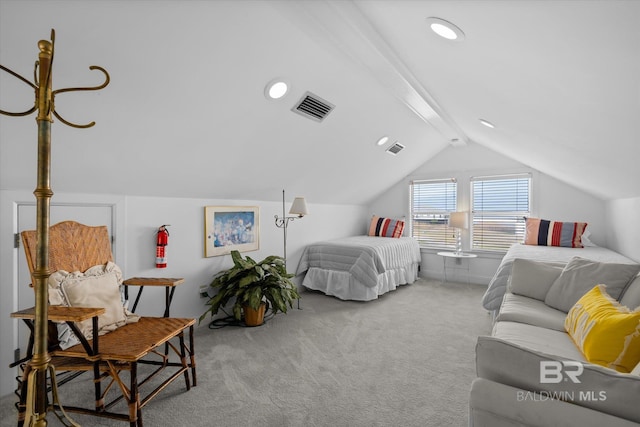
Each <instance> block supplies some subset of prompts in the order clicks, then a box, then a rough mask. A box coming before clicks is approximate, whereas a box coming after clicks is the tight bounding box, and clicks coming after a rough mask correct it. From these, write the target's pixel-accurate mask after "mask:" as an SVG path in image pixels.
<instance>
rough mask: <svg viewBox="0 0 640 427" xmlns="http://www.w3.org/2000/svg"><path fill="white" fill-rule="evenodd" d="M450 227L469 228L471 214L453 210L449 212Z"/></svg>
mask: <svg viewBox="0 0 640 427" xmlns="http://www.w3.org/2000/svg"><path fill="white" fill-rule="evenodd" d="M449 227H453V228H465V229H466V228H469V215H468V214H467V212H451V213H450V214H449Z"/></svg>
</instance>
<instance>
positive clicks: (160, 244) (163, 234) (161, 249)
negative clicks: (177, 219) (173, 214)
mask: <svg viewBox="0 0 640 427" xmlns="http://www.w3.org/2000/svg"><path fill="white" fill-rule="evenodd" d="M168 226H169V224H165V225H162V226H160V228H158V235H157V238H156V268H167V252H166V251H167V249H166V246H167V245H168V244H169V230H167V227H168Z"/></svg>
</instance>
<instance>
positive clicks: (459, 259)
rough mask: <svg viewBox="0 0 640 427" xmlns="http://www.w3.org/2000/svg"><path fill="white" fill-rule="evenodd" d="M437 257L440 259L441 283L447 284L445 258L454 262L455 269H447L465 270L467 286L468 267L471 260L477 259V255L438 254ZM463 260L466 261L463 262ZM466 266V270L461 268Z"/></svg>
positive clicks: (463, 253) (462, 253)
mask: <svg viewBox="0 0 640 427" xmlns="http://www.w3.org/2000/svg"><path fill="white" fill-rule="evenodd" d="M438 255H439V256H441V257H442V277H443V282H442V283H447V258H449V259H453V260H455V265H456V266H455V267H449V268H452V269H454V270H466V271H467V284H469V265H470V264H471V259H473V258H477V257H478V255H476V254H470V253H466V252H460V253H456V252H438ZM464 260H467V261H466V262H464ZM463 265H466V268H465V267H463Z"/></svg>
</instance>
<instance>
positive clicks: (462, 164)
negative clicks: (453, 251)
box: [369, 143, 608, 285]
mask: <svg viewBox="0 0 640 427" xmlns="http://www.w3.org/2000/svg"><path fill="white" fill-rule="evenodd" d="M520 172H531V173H532V182H533V186H532V187H533V188H532V215H533V216H538V217H542V218H545V219H549V220H559V221H584V222H587V223H588V224H589V225H588V227H587V229H588V230H590V231H591V233H592V235H591V239H592V241H593V242H594V243H596V244H598V245H601V246H607V234H608V233H607V223H606V221H605V218H606V213H605V203H604V202H603V201H602V200H600V199H598V198H596V197H593V196H591V195H589V194H586V193H584V192H583V191H581V190H578V189H576V188H574V187H571V186H569V185H567V184H564V183H563V182H560V181H558V180H556V179H554V178H551V177H549V176H547V175H544V174H542V173H540V172H538V171H535V170H533V169H531V168H528V167H527V166H525V165H523V164H521V163H519V162H516V161H514V160H511V159H509V158H507V157H504V156H502V155H501V154H498V153H496V152H495V151H492V150H490V149H487V148H484V147H482V146H480V145H478V144H475V143H470V144H469V145H467V146H465V147H448V148H446V149H445V150H443V151H441V152H440V153H439V154H438V155H437V156H435V157H434V158H433V159H431V160H430V161H428V162H426V163H425V164H424V165H422V166H421V167H420V168H418V169H416V170H415V171H414V172H412V173H411V174H410V175H409V176H407V177H406V179H405V180H403V181H401V182H399V183H397V184H396V185H395V186H393V187H392V188H391V189H390V190H388V191H386V192H385V193H384V194H382V195H381V196H380V197H379V198H378V199H376V200H375V201H374V202H373V203H372V204H370V205H369V214H370V215H372V214H376V215H381V216H393V217H402V216H405V217H407V218H408V216H409V183H410V181H411V180H414V179H436V178H456V179H457V181H458V203H459V206H458V209H459V210H467V211H468V210H469V200H470V197H469V195H470V185H469V180H470V178H471V177H473V176H482V175H500V174H507V173H520ZM462 238H463V249H464V250H466V251H468V250H469V248H470V243H469V233H468V232H465V233H463V235H462ZM436 252H437V251H435V250H431V249H423V250H422V266H421V276H423V277H437V278H441V277H442V269H443V260H442V258H441V257H439V256H437V255H436V254H435V253H436ZM477 254H478V258H476V259H473V260H472V261H471V263H470V265H469V267H470V274H471V278H470V281H471V282H472V283H479V284H485V285H486V284H488V283H489V281H490V280H491V278H492V277H493V274H494V273H495V271H496V269H497V267H498V264H499V262H500V260H501V259H502V256H503V255H504V254H502V253H489V252H477ZM463 262H466V261H463ZM462 267H464V266H462ZM449 273H452V274H451V275H450V274H449ZM447 277H448V279H449V278H450V279H451V280H462V281H464V280H466V279H467V278H466V270H465V269H464V268H463V269H461V270H460V269H458V270H453V269H452V271H449V269H447Z"/></svg>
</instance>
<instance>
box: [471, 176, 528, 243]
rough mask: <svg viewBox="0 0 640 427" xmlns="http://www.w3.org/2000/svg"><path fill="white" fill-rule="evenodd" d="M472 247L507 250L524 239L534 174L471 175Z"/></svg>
mask: <svg viewBox="0 0 640 427" xmlns="http://www.w3.org/2000/svg"><path fill="white" fill-rule="evenodd" d="M471 197H472V236H473V237H472V245H471V247H472V249H482V250H488V251H506V250H507V249H509V247H510V246H511V245H512V244H514V243H518V242H522V241H524V232H525V222H524V217H526V216H529V214H530V206H531V203H530V197H531V175H530V174H521V175H508V176H504V175H503V176H497V177H477V178H471Z"/></svg>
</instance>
